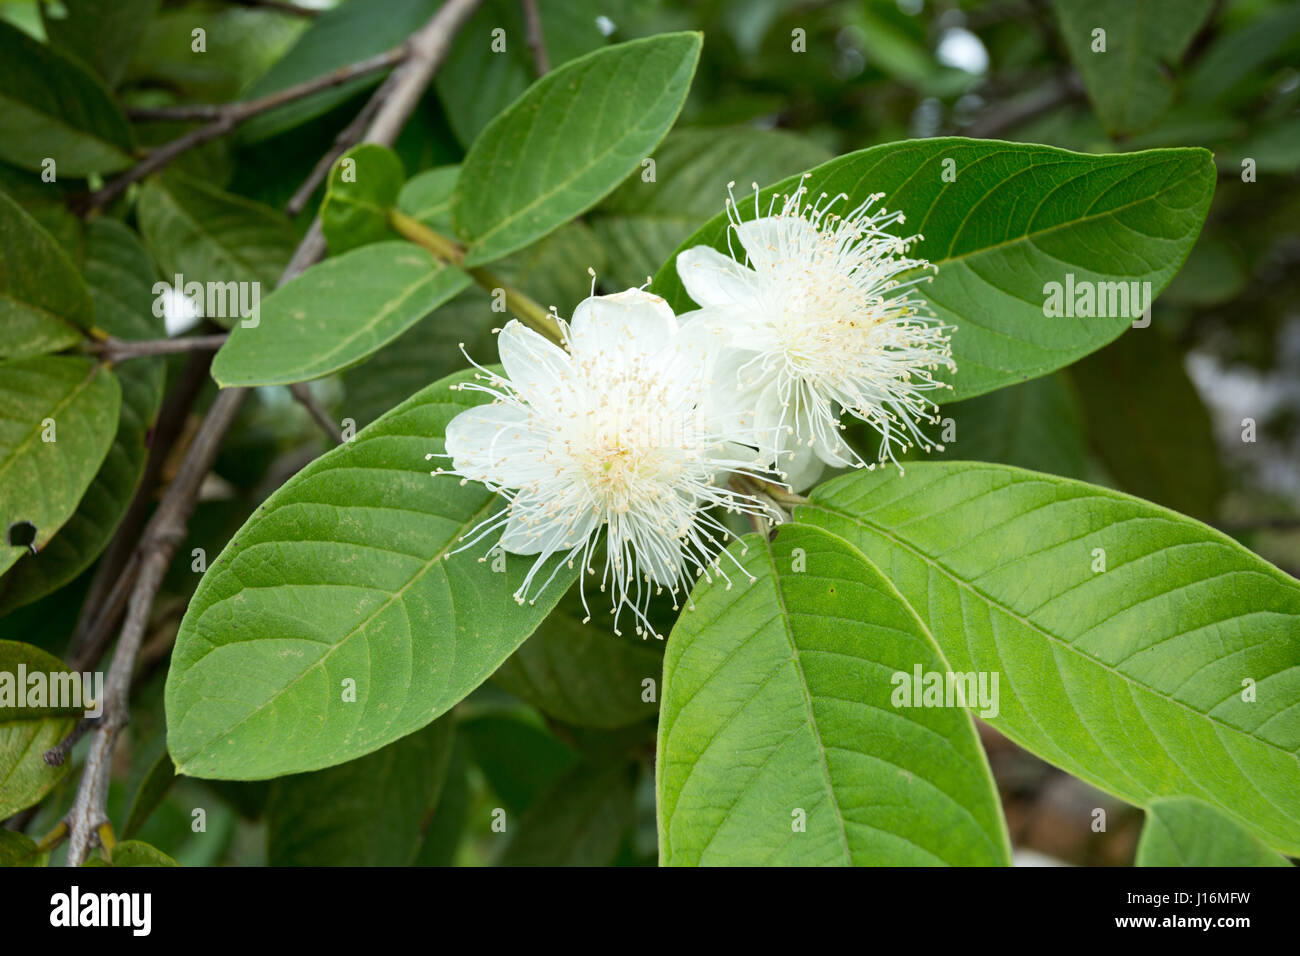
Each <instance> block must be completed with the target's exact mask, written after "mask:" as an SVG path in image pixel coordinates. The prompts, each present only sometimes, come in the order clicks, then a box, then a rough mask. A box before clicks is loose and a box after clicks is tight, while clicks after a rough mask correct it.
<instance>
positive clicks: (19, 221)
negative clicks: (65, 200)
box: [0, 192, 94, 356]
mask: <svg viewBox="0 0 1300 956" xmlns="http://www.w3.org/2000/svg"><path fill="white" fill-rule="evenodd" d="M93 317H94V303H92V302H91V299H90V292H89V291H88V290H87V288H86V283H85V282H83V281H82V279H81V276H80V275H79V274H78V273H77V267H76V266H75V265H73V263H72V260H71V259H69V258H68V256H67V254H66V253H65V252H64V251H63V249H62V248H60V246H59V244H58V243H57V242H55V240H54V239H53V237H51V236H50V234H49V233H47V232H46V231H45V230H44V229H42V228H41V227H40V226H39V225H38V224H37V222H36V220H34V219H33V218H32V217H31V216H29V215H28V214H27V213H26V212H24V211H23V209H22V207H21V206H19V205H18V203H16V202H15V201H14V200H12V199H10V198H9V196H7V195H6V194H5V193H3V192H0V324H3V326H4V335H3V337H0V356H26V355H40V354H42V353H44V352H55V351H58V350H59V349H64V348H67V347H68V346H70V345H75V344H76V343H77V342H79V341H81V339H82V337H83V334H82V331H81V330H82V329H86V328H89V327H90V325H91V321H92V319H93Z"/></svg>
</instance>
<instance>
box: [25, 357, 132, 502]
mask: <svg viewBox="0 0 1300 956" xmlns="http://www.w3.org/2000/svg"><path fill="white" fill-rule="evenodd" d="M100 368H101V366H100V365H98V364H94V365H91V366H90V372H89V373H88V374H87V375H86V376H85V377H84V378H83V379H82V380H81V381H80V382H78V383H77V384H76V385H75V386H74V387H73V389H72V391H71V392H69V393H68V394H67V395H66V396H64V397H63V398H62V399H60V400H59V401H58V403H57V404H55V405H54V406H53V407H52V408H49V409H48V410H47V412H46V414H45V415H43V416H41V419H40V421H37V423H36V424H35V425H33V426H32V428H31V430H30V431H29V432H28V433H27V435H26V437H24V438H23V440H22V441H21V442H19V443H18V444H17V445H15V446H14V449H13V451H12V452H10V453H9V455H8V456H7V457H6V458H5V460H4V461H2V462H0V478H3V477H4V473H5V472H6V471H8V470H9V468H10V467H11V466H12V465H13V463H14V462H15V461H17V460H18V456H19V455H20V454H21V453H23V452H24V451H25V450H26V447H27V446H28V445H30V444H31V443H32V441H33V440H34V439H35V437H36V436H37V434H39V433H40V431H41V421H44V420H45V419H46V418H54V419H57V418H58V414H59V412H61V411H63V410H64V409H65V408H67V407H68V405H69V404H71V402H72V400H73V399H75V398H76V397H77V396H78V395H80V394H81V393H82V392H84V391H85V390H86V389H87V388H89V387H90V382H91V379H93V378H95V376H96V375H98V374H99V370H100ZM47 378H48V376H47ZM110 444H111V442H110Z"/></svg>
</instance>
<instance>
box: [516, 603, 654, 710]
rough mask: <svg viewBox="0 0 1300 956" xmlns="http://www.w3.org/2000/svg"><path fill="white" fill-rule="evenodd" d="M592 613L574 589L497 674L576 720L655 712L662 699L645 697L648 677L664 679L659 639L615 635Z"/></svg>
mask: <svg viewBox="0 0 1300 956" xmlns="http://www.w3.org/2000/svg"><path fill="white" fill-rule="evenodd" d="M586 616H587V615H586V612H585V611H584V610H583V608H582V604H581V602H580V600H579V598H578V595H577V593H576V592H571V593H570V594H568V595H567V596H566V597H565V598H564V600H563V601H561V602H560V604H559V606H558V607H556V609H555V610H554V611H553V612H551V615H550V617H548V618H547V619H546V620H545V621H543V622H542V624H541V626H540V627H539V628H538V629H537V633H536V634H534V635H533V636H532V637H530V638H529V639H528V640H527V641H525V642H524V645H523V646H522V647H521V648H519V650H517V651H515V652H514V654H512V655H511V657H510V659H509V660H507V661H506V662H505V663H504V664H502V665H501V667H500V669H499V670H497V672H496V673H495V674H494V675H493V676H492V679H493V680H494V681H496V682H497V683H498V684H500V685H501V686H502V687H504V688H505V689H506V690H508V691H510V693H512V694H514V695H515V696H516V697H518V698H520V699H521V700H524V701H527V702H528V703H530V704H532V705H533V706H534V707H536V708H537V709H538V710H540V711H541V712H542V713H544V714H546V715H548V716H550V717H554V718H555V719H556V720H561V721H563V722H564V723H566V724H571V725H573V726H575V727H600V728H606V729H611V730H612V729H614V728H617V727H627V726H629V725H631V724H635V723H638V722H639V721H642V720H646V719H648V718H650V717H651V716H653V714H654V712H655V704H654V702H653V701H652V702H649V703H647V702H646V701H644V700H643V699H642V695H643V694H644V693H645V688H644V687H643V686H642V682H643V681H645V680H646V679H650V680H653V681H654V683H655V687H656V688H657V687H658V686H659V678H660V673H661V671H662V670H663V652H662V650H661V649H660V646H659V643H658V642H657V641H656V642H654V643H651V644H646V643H643V642H642V641H640V640H639V639H636V638H631V637H615V636H614V635H613V634H611V633H610V632H609V631H608V630H607V629H605V628H603V627H599V626H597V625H594V624H583V623H582V619H583V618H584V617H586ZM657 698H658V695H657V694H656V695H655V699H657Z"/></svg>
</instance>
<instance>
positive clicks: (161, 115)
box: [82, 44, 407, 212]
mask: <svg viewBox="0 0 1300 956" xmlns="http://www.w3.org/2000/svg"><path fill="white" fill-rule="evenodd" d="M406 53H407V48H406V46H405V44H403V45H402V46H399V47H394V48H393V49H391V50H388V51H386V52H384V53H380V54H378V55H377V56H372V57H369V58H367V59H365V60H361V61H360V62H357V63H353V64H352V65H351V66H345V67H340V68H339V69H337V70H334V71H332V72H330V73H326V74H325V75H324V76H318V77H316V78H315V79H311V80H306V81H304V82H302V83H295V84H294V85H293V86H289V87H285V88H284V89H283V90H279V91H277V92H275V93H269V94H267V95H266V96H262V97H259V98H258V99H255V100H244V101H241V102H238V103H224V104H222V105H220V106H171V107H161V108H158V109H153V110H137V111H135V112H134V113H133V114H132V115H133V117H134V118H135V119H154V120H186V119H191V120H192V119H207V120H211V122H209V123H208V124H207V125H206V126H200V127H199V128H198V129H195V130H191V131H190V132H188V133H186V134H185V135H184V136H181V137H180V138H178V139H174V140H172V141H171V142H170V143H166V144H165V145H163V146H160V147H158V148H157V149H155V150H154V151H153V152H151V153H150V154H149V155H148V156H146V157H145V158H144V159H142V160H141V161H140V162H138V163H136V164H135V165H134V166H132V167H131V168H130V169H128V170H127V171H126V172H124V173H123V174H122V175H120V176H118V177H117V178H116V179H114V180H112V181H111V182H110V183H108V184H107V185H106V186H104V187H103V188H102V189H99V190H97V191H95V192H93V193H91V194H90V195H89V196H86V197H85V199H84V202H83V206H84V208H83V210H82V211H83V212H86V211H89V210H92V209H100V208H102V207H104V206H106V205H108V204H109V203H111V202H112V201H113V200H115V199H117V197H118V196H120V195H122V193H124V192H126V189H127V187H128V186H130V185H131V184H132V183H136V182H139V181H140V180H142V179H144V178H145V177H146V176H148V175H149V174H150V173H155V172H157V171H158V170H160V169H162V168H163V167H164V166H166V165H167V164H168V163H170V162H171V161H172V160H173V159H175V158H176V157H177V156H179V155H181V154H182V153H184V152H187V151H188V150H191V149H193V148H194V147H196V146H202V145H203V144H204V143H206V142H209V141H211V140H214V139H217V138H219V137H221V136H225V135H226V134H227V133H229V132H230V131H231V130H233V129H234V128H235V127H237V126H238V125H239V124H240V123H243V122H245V121H246V120H250V119H252V118H253V117H254V116H260V115H261V114H263V113H267V112H270V111H271V110H273V109H276V108H277V107H280V106H283V105H284V104H286V103H291V102H293V101H294V100H299V99H302V98H303V97H305V96H311V95H312V94H313V93H319V92H320V91H321V90H327V89H330V88H332V87H335V86H341V85H342V84H344V83H347V82H348V81H349V80H354V79H357V78H358V77H362V76H367V75H368V74H370V73H375V72H377V71H379V70H386V69H388V68H390V67H392V66H395V65H396V64H398V63H400V62H401V61H402V60H403V59H405V58H406Z"/></svg>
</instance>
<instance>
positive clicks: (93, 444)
mask: <svg viewBox="0 0 1300 956" xmlns="http://www.w3.org/2000/svg"><path fill="white" fill-rule="evenodd" d="M121 401H122V392H121V389H120V388H119V387H118V384H117V379H116V378H114V377H113V374H112V373H111V372H110V371H108V369H107V368H106V367H105V366H103V365H100V364H98V363H96V362H93V361H91V360H90V359H86V358H74V357H72V356H50V355H43V356H38V357H37V358H27V359H10V360H8V361H4V362H0V408H3V409H4V415H3V416H2V417H0V491H3V495H2V496H0V529H3V531H4V532H6V533H8V532H10V531H11V529H12V526H13V525H14V524H15V523H18V522H30V523H31V524H32V525H35V529H36V530H35V540H34V541H33V542H32V543H33V544H34V545H35V547H36V550H37V551H39V550H40V549H41V548H43V547H45V545H46V544H47V543H48V542H49V540H50V539H51V538H53V537H54V533H55V532H56V531H58V530H59V528H60V527H62V526H63V523H64V522H65V521H67V520H68V519H69V518H71V517H72V515H73V513H74V512H75V511H76V510H77V503H78V502H79V501H81V496H82V495H83V494H85V492H86V488H87V487H88V486H89V485H90V483H91V481H92V480H93V479H94V477H95V473H96V472H97V471H98V470H99V466H100V463H102V462H103V460H104V456H105V455H106V454H107V453H108V449H109V446H110V445H111V444H112V441H113V436H114V435H115V434H116V432H117V413H118V408H119V406H120V404H121ZM51 438H52V439H53V440H52V441H51V440H47V439H51ZM9 540H10V539H9V537H6V538H5V539H4V540H3V541H0V574H2V573H4V572H5V571H7V570H9V568H10V567H12V566H13V564H14V562H15V561H17V560H19V559H20V558H21V557H23V556H24V555H28V554H29V552H30V549H29V548H27V547H25V546H24V547H16V546H14V545H12V544H10V543H9Z"/></svg>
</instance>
